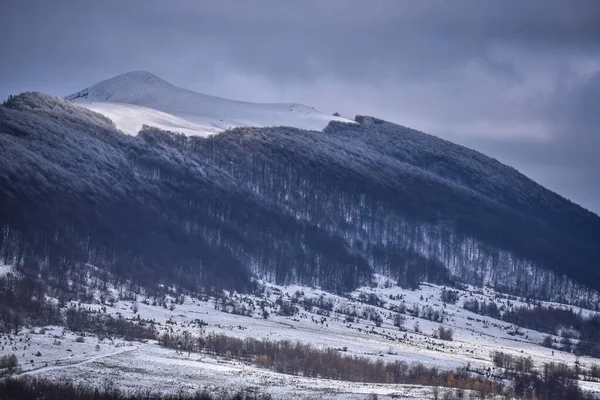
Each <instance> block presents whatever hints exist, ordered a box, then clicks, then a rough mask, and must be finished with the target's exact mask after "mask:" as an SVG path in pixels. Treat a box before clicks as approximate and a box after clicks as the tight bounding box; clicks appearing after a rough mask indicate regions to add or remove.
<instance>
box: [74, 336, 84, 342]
mask: <svg viewBox="0 0 600 400" xmlns="http://www.w3.org/2000/svg"><path fill="white" fill-rule="evenodd" d="M75 341H76V342H77V343H84V342H85V339H84V338H83V336H77V338H76V339H75Z"/></svg>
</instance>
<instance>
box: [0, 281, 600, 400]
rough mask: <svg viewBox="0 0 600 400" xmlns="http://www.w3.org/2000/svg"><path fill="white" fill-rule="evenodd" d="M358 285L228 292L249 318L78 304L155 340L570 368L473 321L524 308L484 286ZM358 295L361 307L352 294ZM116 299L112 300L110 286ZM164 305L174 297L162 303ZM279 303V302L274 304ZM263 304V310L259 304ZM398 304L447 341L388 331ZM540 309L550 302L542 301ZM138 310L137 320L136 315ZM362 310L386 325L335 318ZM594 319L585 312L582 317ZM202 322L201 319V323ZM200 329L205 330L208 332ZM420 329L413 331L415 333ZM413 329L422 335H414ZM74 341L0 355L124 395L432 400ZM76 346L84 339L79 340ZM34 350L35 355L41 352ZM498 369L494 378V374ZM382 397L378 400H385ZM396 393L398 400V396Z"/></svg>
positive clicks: (533, 336)
mask: <svg viewBox="0 0 600 400" xmlns="http://www.w3.org/2000/svg"><path fill="white" fill-rule="evenodd" d="M385 286H388V285H380V287H374V288H360V289H358V290H357V291H355V292H353V293H351V294H350V296H349V297H340V296H336V295H332V294H330V293H326V292H322V291H320V290H319V289H316V288H308V287H299V286H287V287H281V286H276V285H271V284H264V290H263V292H262V294H261V295H239V294H232V293H229V294H227V299H228V300H230V301H231V303H234V304H237V305H244V306H245V307H246V309H247V310H250V311H249V313H250V314H251V316H243V315H237V314H233V313H232V311H233V308H232V307H233V306H231V303H230V305H229V306H225V310H226V311H222V310H217V309H215V301H214V299H213V298H204V300H205V301H202V300H201V299H198V298H192V297H189V296H185V298H184V302H183V304H175V303H173V304H174V309H171V308H172V307H166V306H161V305H152V304H153V302H154V300H155V299H153V298H146V297H145V296H144V295H139V296H138V298H137V302H135V306H134V302H132V301H125V300H118V301H116V302H115V303H114V305H113V306H110V305H108V304H105V305H101V304H100V303H99V301H98V302H96V303H95V304H87V305H86V304H83V305H82V306H84V307H89V308H94V309H100V308H101V307H106V312H107V313H110V314H112V315H117V314H121V315H123V316H124V317H125V318H134V317H137V316H139V317H141V318H144V319H149V320H154V321H156V326H157V328H158V330H159V333H163V332H183V331H186V330H187V331H188V332H190V333H191V334H192V335H194V336H197V335H200V334H206V333H208V332H215V333H225V334H227V335H230V336H235V337H240V338H246V337H248V338H257V339H261V338H265V339H270V340H282V339H289V340H292V341H296V340H297V341H301V342H305V343H310V344H311V345H313V346H315V347H317V348H335V349H339V350H340V351H343V352H345V353H346V354H349V355H358V356H363V357H369V358H371V359H373V360H382V361H384V362H393V361H396V360H403V361H406V362H408V363H415V362H420V363H423V364H425V365H427V366H437V367H439V368H440V369H457V368H465V367H467V366H468V367H469V369H470V370H471V371H480V372H483V371H486V370H487V369H488V368H490V369H491V370H492V372H493V373H495V372H496V371H495V368H494V365H493V364H492V361H491V357H490V352H491V351H494V350H500V351H502V352H505V353H509V354H512V355H515V356H531V357H532V358H533V360H534V364H535V366H536V367H540V366H541V365H542V364H543V363H546V362H564V363H567V364H569V365H573V364H574V363H575V360H576V358H575V355H573V354H572V353H566V352H562V351H559V350H556V349H555V350H552V349H549V348H546V347H543V346H541V345H540V344H539V343H540V342H541V341H542V339H543V338H544V336H546V335H545V334H542V333H540V332H536V331H531V330H527V329H519V330H518V332H519V333H518V334H515V330H516V327H515V326H513V325H511V324H508V323H506V322H503V321H500V320H495V319H493V318H489V317H484V316H480V315H477V314H474V313H471V312H469V311H466V310H464V309H463V308H462V304H463V303H464V301H465V300H467V299H473V298H477V299H479V300H487V301H495V302H496V303H497V304H498V306H501V305H504V306H505V307H517V306H520V305H524V304H526V303H524V302H522V301H520V300H518V299H512V300H509V299H507V298H502V296H497V294H496V293H494V292H493V291H491V290H490V289H483V290H481V289H479V290H478V291H477V293H476V291H474V290H472V288H471V290H464V291H459V296H460V299H459V301H458V302H457V303H456V304H449V303H446V304H444V303H443V302H442V301H441V300H440V293H441V290H442V288H441V287H438V286H434V285H427V284H423V285H422V286H421V288H420V289H418V290H414V291H412V290H407V289H402V288H399V287H395V286H393V287H385ZM361 293H362V294H364V295H365V296H363V298H362V300H363V301H359V300H358V299H359V296H360V295H361ZM113 294H114V296H115V298H116V297H117V296H118V293H117V291H116V290H114V289H113ZM371 294H372V295H376V296H377V297H378V298H379V299H380V300H382V301H383V302H384V304H381V306H376V305H371V304H365V303H364V299H365V298H366V297H368V295H371ZM320 296H323V299H325V300H327V301H329V302H331V303H332V305H333V311H332V312H331V313H330V315H329V316H326V315H322V314H323V312H322V310H319V309H317V308H312V309H309V310H305V309H304V308H303V307H302V306H301V305H300V304H302V303H301V301H302V299H305V298H314V299H316V298H319V297H320ZM277 299H281V300H283V301H290V302H292V300H294V301H293V302H294V303H295V304H297V305H298V306H299V312H298V313H297V314H295V315H293V316H289V317H288V316H282V315H277V311H278V308H277V305H276V301H277ZM167 300H168V301H171V300H175V297H172V298H171V297H169V298H168V299H167ZM281 300H280V301H281ZM261 302H263V303H262V304H263V308H264V311H267V313H268V314H269V316H268V318H266V319H265V318H263V316H262V314H263V309H262V308H261V309H259V307H258V306H257V305H258V304H261ZM400 304H402V305H403V306H404V307H406V309H409V310H410V309H413V308H415V307H420V308H422V307H431V308H432V310H438V311H440V312H443V315H444V322H443V325H444V326H447V327H451V328H452V329H453V332H454V335H453V340H452V341H443V340H439V339H436V338H435V337H434V335H433V334H434V332H435V330H436V329H437V328H438V327H439V325H440V323H438V322H432V321H429V320H427V319H423V318H417V317H411V316H409V315H407V316H406V321H405V323H404V329H405V330H406V331H401V330H400V329H399V328H398V327H396V326H394V325H393V320H392V316H393V315H394V314H395V312H392V311H390V308H393V307H394V306H399V305H400ZM545 305H548V303H546V304H545ZM135 308H137V311H138V312H137V314H136V313H134V311H133V309H135ZM366 309H369V313H371V314H372V313H373V312H375V313H378V314H379V315H380V316H381V317H382V319H383V321H382V323H381V325H380V326H376V324H375V323H374V322H372V321H371V320H368V319H363V318H360V317H358V318H356V319H355V320H354V322H349V321H348V320H347V318H346V315H344V314H341V313H339V312H337V311H340V310H346V311H348V310H356V312H357V314H358V315H361V313H362V312H363V311H364V310H366ZM582 312H583V313H586V314H588V313H591V312H593V311H590V310H582ZM199 321H203V323H202V324H199ZM205 324H206V325H205ZM417 326H418V328H417ZM417 330H418V331H419V332H417ZM76 338H77V335H76V334H74V333H72V332H69V331H67V330H64V329H63V328H59V327H48V329H46V330H40V328H36V329H34V330H23V332H22V333H21V334H20V335H19V336H14V335H13V336H11V337H7V336H5V337H1V338H0V343H1V344H2V346H3V347H2V352H1V353H0V354H1V355H4V354H11V353H14V354H16V355H17V357H18V359H19V363H20V365H21V366H22V369H23V373H25V374H36V375H38V376H42V377H47V378H51V379H58V378H74V379H77V381H80V382H88V383H90V384H95V385H101V384H104V382H105V381H107V380H110V381H113V382H114V383H115V384H118V385H119V386H120V387H125V388H152V389H154V390H157V389H160V390H164V391H176V390H180V389H184V390H199V389H202V388H209V389H211V390H212V389H214V390H221V389H218V388H227V389H228V390H234V389H241V388H250V389H252V390H258V391H266V392H268V393H271V394H273V395H276V396H275V398H279V397H280V396H281V395H283V394H284V393H285V396H284V397H285V398H293V397H290V396H291V395H290V394H289V393H290V388H293V394H294V396H295V398H314V396H318V397H321V398H357V397H356V396H358V398H361V396H363V395H364V396H367V395H369V394H370V393H377V394H378V395H379V396H380V398H385V396H393V398H429V397H430V396H429V395H428V393H430V391H431V388H427V387H420V386H411V385H382V384H359V383H349V382H340V381H334V380H325V379H314V378H305V377H297V376H289V375H283V374H278V373H275V372H272V371H268V370H265V369H260V368H258V367H256V366H253V365H250V364H245V363H241V362H238V361H234V360H225V359H222V358H219V357H215V356H208V355H206V354H194V353H191V354H188V353H183V354H182V353H179V352H177V351H175V350H172V349H166V348H162V347H160V346H159V345H158V344H157V343H155V342H152V341H151V342H148V343H140V342H125V341H123V340H119V339H114V340H109V339H104V340H99V339H98V338H95V337H93V336H87V337H84V338H83V340H84V342H83V343H81V342H78V341H77V340H76ZM79 340H81V339H79ZM38 352H39V353H38ZM580 363H581V365H582V366H583V367H584V368H589V367H590V365H591V363H597V360H594V359H591V358H587V357H581V359H580ZM498 372H499V371H498ZM580 384H581V386H582V387H583V388H585V389H586V390H590V391H593V392H596V393H600V384H598V383H595V382H583V381H582V382H580ZM382 396H384V397H382ZM396 396H399V397H396Z"/></svg>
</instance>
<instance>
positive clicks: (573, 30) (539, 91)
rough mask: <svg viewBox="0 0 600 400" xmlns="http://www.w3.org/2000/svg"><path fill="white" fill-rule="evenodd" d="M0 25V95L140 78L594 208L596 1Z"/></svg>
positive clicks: (599, 194) (19, 8)
mask: <svg viewBox="0 0 600 400" xmlns="http://www.w3.org/2000/svg"><path fill="white" fill-rule="evenodd" d="M0 19H1V21H0V22H1V26H2V31H3V33H2V35H0V49H1V51H2V54H3V57H2V58H0V96H5V95H7V94H8V93H16V92H19V91H22V90H32V89H35V90H40V91H45V92H50V93H54V94H67V93H70V92H73V91H76V90H78V89H80V88H82V87H85V86H88V85H90V84H93V83H95V82H97V81H99V80H102V79H105V78H108V77H111V76H113V75H116V74H119V73H122V72H126V71H129V70H149V71H151V72H154V73H155V74H157V75H159V76H161V77H163V78H164V79H166V80H168V81H170V82H172V83H174V84H177V85H179V86H183V87H187V88H191V89H194V90H197V91H200V92H205V93H211V94H215V95H221V96H226V97H232V98H238V99H246V100H251V101H298V102H303V103H307V104H310V105H314V106H316V107H317V108H320V109H322V110H323V111H328V112H333V111H339V112H341V113H342V114H346V115H351V116H352V115H354V114H357V113H361V114H373V115H377V116H380V117H382V118H386V119H389V120H392V121H395V122H398V123H401V124H403V125H408V126H411V127H414V128H417V129H422V130H425V131H428V132H430V133H433V134H436V135H439V136H443V137H446V138H448V139H450V140H453V141H456V142H459V143H461V144H465V145H467V146H470V147H474V148H477V149H481V150H483V151H485V152H486V153H487V154H489V155H491V156H494V157H496V158H499V159H500V160H502V161H505V162H507V163H509V164H511V165H514V166H516V167H517V168H519V169H520V170H522V171H523V172H525V173H526V174H528V175H530V176H531V177H533V178H534V179H536V180H538V181H539V182H541V183H542V184H544V185H545V186H548V187H549V188H551V189H553V190H556V191H558V192H559V193H561V194H563V195H564V196H566V197H568V198H571V199H572V200H574V201H576V202H579V203H581V204H583V205H584V206H586V207H588V208H592V209H593V210H595V211H596V212H598V211H600V200H599V199H600V177H599V176H598V171H600V161H599V158H600V157H597V154H598V152H600V139H599V130H600V120H599V117H598V115H599V113H598V112H596V110H597V108H598V106H597V105H598V104H599V101H600V84H599V83H598V82H599V81H600V78H599V77H600V2H597V1H595V0H593V1H574V2H566V1H562V0H561V1H554V0H539V1H502V2H499V1H476V2H474V1H452V2H448V1H427V2H408V1H392V0H390V1H369V2H358V1H320V0H315V1H304V2H302V1H229V2H227V1H176V2H167V1H160V2H159V1H102V2H90V1H75V0H73V1H51V2H50V1H37V2H36V1H19V2H10V4H3V6H2V13H0Z"/></svg>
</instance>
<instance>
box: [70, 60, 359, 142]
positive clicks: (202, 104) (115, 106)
mask: <svg viewBox="0 0 600 400" xmlns="http://www.w3.org/2000/svg"><path fill="white" fill-rule="evenodd" d="M67 99H68V100H72V101H75V102H77V103H79V104H80V105H82V106H84V107H87V108H89V109H92V110H94V111H97V112H99V113H101V114H104V115H106V116H107V117H109V118H110V119H112V120H113V121H115V123H116V124H117V127H118V128H119V129H121V130H123V131H124V132H126V133H129V134H134V135H135V134H137V132H138V131H139V130H140V129H141V128H142V125H144V124H145V125H149V126H156V127H158V128H162V129H169V130H172V131H176V132H180V133H184V134H186V135H200V136H206V135H210V134H214V133H217V132H222V131H224V130H226V129H230V128H234V127H240V126H293V127H297V128H303V129H313V130H321V129H323V128H324V127H325V126H326V125H327V124H328V123H329V121H346V122H350V121H349V120H346V119H344V118H341V117H335V116H331V115H325V114H322V113H321V112H319V111H317V110H315V109H314V108H312V107H307V106H304V105H302V104H278V103H274V104H266V103H265V104H260V103H249V102H242V101H235V100H228V99H222V98H219V97H213V96H207V95H204V94H200V93H196V92H192V91H190V90H185V89H181V88H178V87H176V86H173V85H171V84H169V83H167V82H165V81H164V80H162V79H160V78H158V77H157V76H155V75H153V74H151V73H149V72H142V71H137V72H129V73H126V74H123V75H119V76H116V77H114V78H111V79H107V80H105V81H102V82H100V83H98V84H96V85H94V86H91V87H89V88H87V89H83V90H81V91H79V92H77V93H74V94H72V95H70V96H67Z"/></svg>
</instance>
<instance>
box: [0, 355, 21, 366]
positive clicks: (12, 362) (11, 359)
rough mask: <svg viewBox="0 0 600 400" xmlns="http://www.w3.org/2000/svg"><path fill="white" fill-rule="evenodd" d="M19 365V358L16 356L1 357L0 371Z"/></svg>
mask: <svg viewBox="0 0 600 400" xmlns="http://www.w3.org/2000/svg"><path fill="white" fill-rule="evenodd" d="M17 365H19V362H18V360H17V356H16V355H14V354H8V355H6V356H2V357H0V369H5V368H6V369H12V368H15V367H16V366H17Z"/></svg>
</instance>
